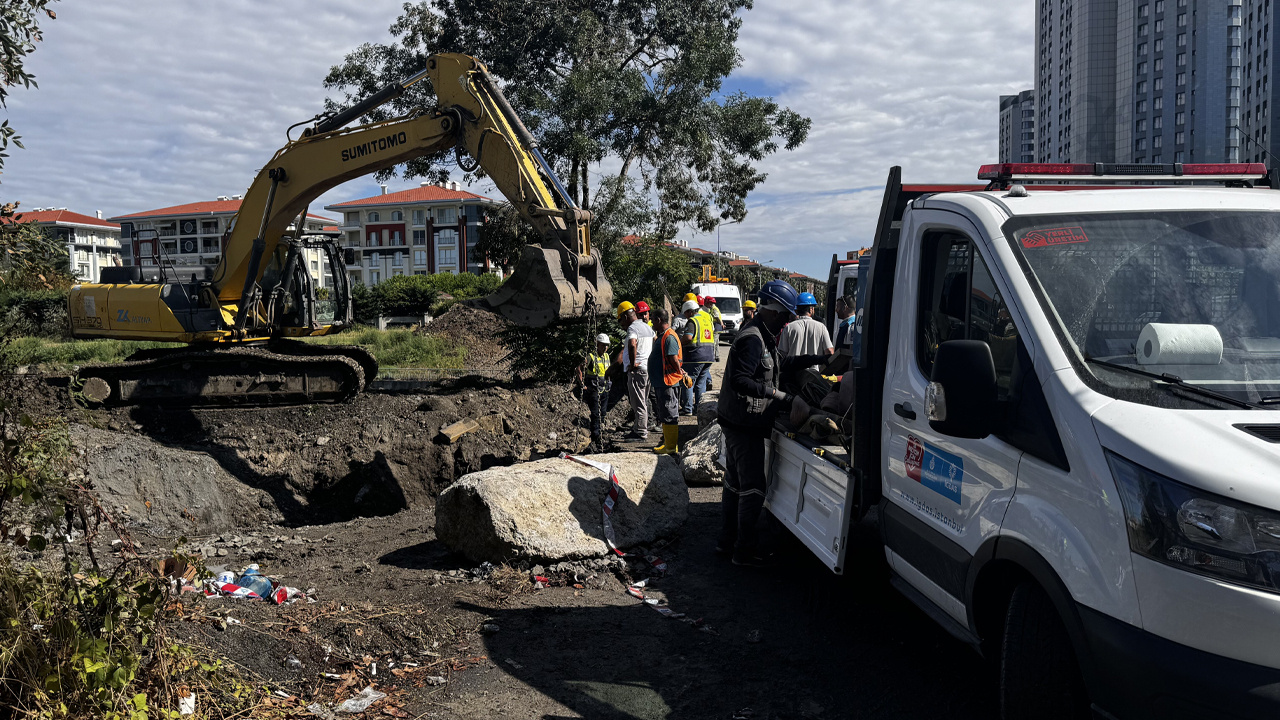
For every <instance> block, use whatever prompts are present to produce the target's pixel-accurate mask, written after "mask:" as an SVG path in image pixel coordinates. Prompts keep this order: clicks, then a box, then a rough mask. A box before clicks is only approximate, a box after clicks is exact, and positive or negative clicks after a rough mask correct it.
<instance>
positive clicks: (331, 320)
mask: <svg viewBox="0 0 1280 720" xmlns="http://www.w3.org/2000/svg"><path fill="white" fill-rule="evenodd" d="M424 78H430V80H431V83H432V85H433V86H434V89H435V94H436V97H437V99H438V101H439V103H438V105H437V107H436V108H434V109H421V110H418V111H415V112H412V113H409V114H408V115H405V116H402V117H398V118H395V119H392V120H388V121H385V122H376V123H370V124H366V125H360V126H356V127H353V128H349V129H347V128H346V125H348V124H349V123H351V122H352V121H354V120H356V119H358V118H360V117H361V116H363V115H365V114H366V113H368V112H369V111H371V110H373V109H374V108H376V107H378V106H380V105H382V104H384V103H386V102H387V101H389V100H391V99H393V98H396V97H398V96H400V95H402V94H403V93H404V92H405V90H407V89H408V88H409V87H411V86H412V85H414V84H415V83H417V82H419V81H421V80H423V79H424ZM451 148H453V149H456V150H457V152H458V153H459V159H460V160H461V154H462V153H463V152H464V151H465V152H466V153H467V154H468V155H470V156H471V158H472V161H473V162H474V164H475V166H478V167H480V168H483V170H484V172H485V173H486V174H487V175H488V177H489V178H490V179H491V180H492V181H493V182H494V184H495V185H497V188H498V190H499V191H500V192H501V193H502V194H503V195H504V196H506V198H507V200H508V201H509V202H510V203H511V204H512V206H513V207H514V208H515V210H516V211H517V212H518V213H519V214H520V215H521V216H522V217H524V218H525V219H526V220H527V221H529V222H530V223H531V224H532V225H533V226H534V227H535V228H536V229H537V230H538V232H539V233H540V235H541V237H542V241H541V244H540V245H529V246H526V247H525V248H524V251H523V254H522V255H521V257H520V260H519V262H518V263H517V265H516V268H515V271H514V272H513V273H512V275H511V277H510V278H508V279H507V281H506V282H505V283H504V284H503V285H502V286H501V288H500V289H499V290H498V291H497V292H495V293H494V294H493V295H490V296H489V297H487V298H485V299H484V301H483V304H485V305H487V306H488V307H490V308H491V309H493V310H495V311H497V312H500V313H501V314H502V315H503V316H505V317H506V318H508V319H509V320H511V321H512V322H515V323H517V324H522V325H531V326H541V325H545V324H547V323H549V322H552V321H554V320H557V319H561V318H570V317H576V316H581V315H583V314H585V313H589V312H595V311H596V309H597V308H599V309H600V310H605V309H608V308H609V307H610V306H611V305H612V302H613V291H612V288H611V287H610V285H609V281H608V279H607V278H606V277H605V274H604V268H603V267H602V265H601V262H600V252H599V250H598V249H595V248H593V247H592V246H591V231H590V220H591V214H590V213H589V212H587V211H586V210H583V209H582V208H579V207H578V206H577V205H576V204H575V202H574V200H573V198H572V197H570V195H569V194H568V192H566V191H565V189H564V186H563V185H562V184H561V183H560V181H559V180H558V179H557V178H556V176H555V173H554V172H553V170H552V168H551V166H550V164H549V163H548V162H547V161H546V159H545V158H544V157H543V155H542V153H541V151H540V150H539V149H538V145H537V143H536V142H535V141H534V139H533V137H532V136H531V135H530V134H529V131H528V130H527V129H526V128H525V126H524V124H523V123H522V122H521V121H520V118H519V117H518V116H517V115H516V113H515V112H514V111H513V110H512V108H511V105H510V104H509V103H508V102H507V99H506V98H505V97H504V96H503V94H502V92H501V90H500V89H499V88H498V85H497V83H496V81H495V80H494V78H493V77H492V76H491V75H490V74H489V71H488V70H487V69H486V68H485V66H484V65H483V64H481V63H480V62H478V61H477V60H475V59H474V58H471V57H469V56H466V55H460V54H440V55H434V56H432V57H431V58H429V59H428V61H427V67H426V68H425V69H424V70H422V71H421V72H420V73H418V74H417V75H414V76H413V77H411V78H409V79H407V80H405V81H403V82H400V83H393V84H391V85H389V86H387V87H385V88H383V89H382V90H380V91H379V92H377V93H376V94H374V95H373V96H371V97H369V98H367V99H365V100H362V101H360V102H359V103H357V104H355V105H353V106H352V107H350V108H348V109H346V110H344V111H342V112H339V113H336V114H333V115H329V116H323V117H320V118H318V119H317V120H316V121H315V122H314V124H312V125H311V126H310V127H307V128H306V129H305V130H304V131H303V132H302V133H301V136H300V137H299V138H298V139H296V140H290V141H289V142H288V143H287V144H286V145H285V146H284V147H283V148H281V149H280V150H279V151H278V152H276V154H275V156H274V157H273V158H272V159H271V161H270V162H269V163H267V165H266V167H264V168H263V169H262V170H261V171H260V172H259V173H258V176H257V177H256V178H255V179H254V181H253V184H252V185H251V186H250V187H249V190H248V191H247V192H246V193H245V196H244V200H243V202H242V203H241V205H240V210H239V212H237V214H236V216H235V217H234V218H233V220H232V222H231V225H230V227H229V229H228V230H227V232H226V234H225V235H224V236H223V243H222V247H223V250H222V257H221V259H220V261H219V263H218V265H217V267H216V268H214V269H212V271H211V272H206V276H205V277H199V276H196V275H189V276H187V277H185V278H184V277H180V276H179V275H178V270H179V269H178V268H175V267H174V266H172V264H168V265H166V263H165V262H164V258H163V257H160V258H156V261H157V262H155V263H154V264H153V265H152V266H149V267H137V266H135V267H125V268H112V269H109V270H106V271H104V272H103V275H104V276H105V277H104V280H103V282H102V283H101V284H90V283H82V284H79V285H76V286H75V287H74V288H72V290H71V293H70V297H69V300H68V302H69V310H70V317H71V326H72V335H73V336H74V337H77V338H115V339H122V340H156V341H167V342H175V343H186V344H187V346H186V347H177V348H172V349H160V350H149V351H141V352H139V353H135V354H134V355H133V356H130V358H129V359H128V360H127V361H126V362H123V363H118V364H114V365H99V366H92V367H85V368H83V369H82V370H81V371H80V373H79V378H78V379H79V381H80V383H79V385H80V388H81V391H82V392H83V394H84V395H85V397H86V398H88V399H89V400H90V401H92V402H96V403H108V404H138V403H143V402H181V403H186V404H225V403H245V404H271V403H296V402H318V401H335V400H345V399H348V398H350V397H352V396H354V395H355V394H356V393H359V392H360V391H361V390H362V389H363V388H364V387H365V386H366V385H367V383H368V382H370V381H371V380H373V378H374V376H375V375H376V374H377V362H376V361H375V359H374V358H373V357H372V356H371V355H370V354H369V353H368V352H366V351H364V350H363V349H361V348H359V347H355V346H333V345H316V344H310V343H306V342H302V341H300V340H297V339H296V338H299V337H313V336H319V335H328V334H331V333H335V332H338V331H340V330H343V329H345V328H348V327H350V326H351V325H352V309H351V296H350V292H349V287H348V284H347V275H346V271H345V268H346V265H347V264H348V263H347V262H345V261H344V257H343V253H342V249H341V248H339V247H338V244H337V240H336V238H334V237H333V236H323V235H320V236H317V235H308V234H306V233H305V232H303V231H301V230H299V229H300V228H305V227H306V224H305V222H303V218H305V217H306V213H307V208H308V206H309V205H310V203H311V202H312V201H313V200H315V199H316V198H317V197H319V196H320V195H321V194H322V193H324V192H325V191H327V190H329V189H331V188H333V187H335V186H337V185H338V184H340V183H342V182H345V181H347V180H350V179H352V178H356V177H359V176H362V175H367V174H370V173H374V172H377V171H379V170H385V169H387V168H391V167H394V166H395V165H398V164H400V163H403V162H405V161H407V160H409V159H411V158H414V157H418V156H421V155H427V154H431V153H435V152H439V151H442V150H449V149H451ZM295 228H299V229H295ZM143 232H147V231H143ZM152 232H154V231H152ZM156 245H159V243H156ZM307 249H317V250H321V251H323V252H324V253H325V254H326V257H327V258H328V260H329V266H330V268H331V278H330V282H329V285H330V287H329V288H328V289H329V297H328V298H327V299H324V298H322V297H319V296H320V295H322V294H318V293H317V292H316V287H315V281H314V279H313V278H312V277H311V275H310V273H309V272H308V270H307V264H308V263H306V262H305V261H304V260H303V251H304V250H307ZM141 260H142V259H141V258H138V259H135V262H141ZM182 272H183V273H188V272H190V269H189V268H182Z"/></svg>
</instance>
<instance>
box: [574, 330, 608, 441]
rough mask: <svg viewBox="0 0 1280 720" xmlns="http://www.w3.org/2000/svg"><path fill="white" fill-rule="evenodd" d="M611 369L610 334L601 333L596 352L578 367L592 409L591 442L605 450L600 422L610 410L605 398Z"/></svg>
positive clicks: (583, 398)
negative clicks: (606, 376)
mask: <svg viewBox="0 0 1280 720" xmlns="http://www.w3.org/2000/svg"><path fill="white" fill-rule="evenodd" d="M608 370H609V336H608V335H606V334H604V333H600V334H599V335H597V336H596V348H595V352H590V353H587V357H586V360H585V361H584V362H583V363H582V366H581V367H579V368H578V384H579V385H580V386H581V387H582V401H583V402H585V403H586V404H587V408H589V409H590V410H591V442H593V443H595V444H596V445H597V446H598V447H599V449H601V450H603V449H604V447H603V436H602V435H601V432H600V422H601V419H602V418H603V417H604V414H605V413H606V412H608V409H607V408H606V407H605V403H606V402H607V401H606V399H605V398H607V397H608V394H609V381H608V380H607V379H606V378H605V373H606V372H607V371H608Z"/></svg>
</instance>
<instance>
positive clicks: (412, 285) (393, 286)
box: [373, 275, 440, 316]
mask: <svg viewBox="0 0 1280 720" xmlns="http://www.w3.org/2000/svg"><path fill="white" fill-rule="evenodd" d="M434 277H435V276H433V275H396V276H394V277H391V278H387V279H386V280H383V281H382V282H380V283H378V284H377V285H375V286H373V294H374V295H376V296H377V297H378V305H379V307H380V308H381V310H382V314H383V315H392V316H395V315H423V314H426V313H429V312H431V306H433V305H435V302H436V298H437V297H438V296H439V295H440V291H439V290H438V289H436V287H435V283H433V282H432V279H433V278H434Z"/></svg>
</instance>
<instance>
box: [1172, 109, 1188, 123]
mask: <svg viewBox="0 0 1280 720" xmlns="http://www.w3.org/2000/svg"><path fill="white" fill-rule="evenodd" d="M1173 124H1174V125H1186V124H1187V114H1186V113H1184V112H1176V113H1174V114H1173Z"/></svg>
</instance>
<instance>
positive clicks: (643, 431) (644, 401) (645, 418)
mask: <svg viewBox="0 0 1280 720" xmlns="http://www.w3.org/2000/svg"><path fill="white" fill-rule="evenodd" d="M627 399H628V400H630V401H631V409H632V410H634V411H635V414H636V419H635V425H634V426H633V429H632V432H634V433H635V434H636V435H638V436H640V437H641V438H647V437H649V369H648V368H646V367H645V366H643V365H641V366H640V367H638V368H634V367H633V368H631V369H630V370H628V371H627Z"/></svg>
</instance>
